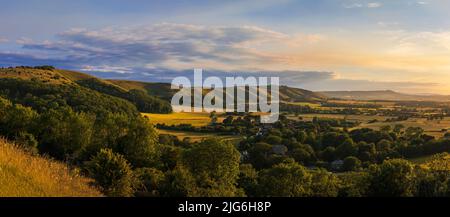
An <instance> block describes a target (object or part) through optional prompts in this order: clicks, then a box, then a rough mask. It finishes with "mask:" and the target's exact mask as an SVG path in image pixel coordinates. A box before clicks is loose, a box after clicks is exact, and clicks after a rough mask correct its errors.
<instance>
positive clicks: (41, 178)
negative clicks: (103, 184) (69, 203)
mask: <svg viewBox="0 0 450 217" xmlns="http://www.w3.org/2000/svg"><path fill="white" fill-rule="evenodd" d="M90 182H91V180H89V179H87V178H84V177H81V176H80V175H78V174H77V173H76V172H75V171H71V170H70V169H69V168H68V167H67V166H66V165H64V164H63V163H58V162H56V161H53V160H50V159H46V158H43V157H38V156H32V155H30V154H28V153H26V152H25V151H23V150H21V149H20V148H18V147H17V146H16V145H14V144H12V143H10V142H8V141H6V140H4V139H1V138H0V197H91V196H101V194H100V192H99V191H97V190H96V189H95V188H93V187H91V186H90V185H89V183H90Z"/></svg>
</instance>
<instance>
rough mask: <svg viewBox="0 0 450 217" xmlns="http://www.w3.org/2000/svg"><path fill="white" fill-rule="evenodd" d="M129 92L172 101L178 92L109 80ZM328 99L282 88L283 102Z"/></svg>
mask: <svg viewBox="0 0 450 217" xmlns="http://www.w3.org/2000/svg"><path fill="white" fill-rule="evenodd" d="M108 81H109V82H111V83H114V84H116V85H118V86H121V87H122V88H125V89H127V90H133V89H137V90H143V91H147V93H148V94H150V95H154V96H158V97H159V98H161V99H165V100H170V99H171V98H172V96H173V94H175V93H176V92H177V90H172V89H171V88H170V84H168V83H150V82H140V81H124V80H108ZM326 98H327V97H326V96H325V95H323V94H320V93H315V92H312V91H309V90H304V89H300V88H294V87H288V86H280V100H281V101H282V102H321V101H324V100H325V99H326Z"/></svg>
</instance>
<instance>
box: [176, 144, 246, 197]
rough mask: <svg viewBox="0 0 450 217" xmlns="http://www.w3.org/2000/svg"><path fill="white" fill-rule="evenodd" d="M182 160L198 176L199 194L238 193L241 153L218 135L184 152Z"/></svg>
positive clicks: (226, 194) (223, 194)
mask: <svg viewBox="0 0 450 217" xmlns="http://www.w3.org/2000/svg"><path fill="white" fill-rule="evenodd" d="M181 160H182V164H183V165H184V166H185V167H186V169H187V170H188V171H189V172H190V173H191V174H192V175H193V177H195V181H196V186H197V188H198V191H197V192H198V194H199V195H197V196H236V194H237V189H236V182H237V179H238V176H239V160H240V154H239V152H238V151H237V150H236V148H235V147H234V146H233V145H232V144H230V143H226V142H223V141H221V140H218V139H207V140H204V141H202V142H200V143H198V144H195V145H193V146H192V147H191V148H190V149H187V150H185V152H184V153H183V154H182V159H181Z"/></svg>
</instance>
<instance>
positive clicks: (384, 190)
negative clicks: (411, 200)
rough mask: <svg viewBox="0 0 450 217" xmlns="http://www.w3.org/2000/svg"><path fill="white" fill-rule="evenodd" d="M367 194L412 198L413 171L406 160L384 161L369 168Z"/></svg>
mask: <svg viewBox="0 0 450 217" xmlns="http://www.w3.org/2000/svg"><path fill="white" fill-rule="evenodd" d="M369 177H370V178H369V183H370V184H369V194H370V195H371V196H383V197H404V196H413V190H414V177H415V175H414V170H413V165H412V164H411V163H410V162H408V161H407V160H402V159H393V160H386V161H384V162H383V163H382V164H381V165H371V167H370V168H369Z"/></svg>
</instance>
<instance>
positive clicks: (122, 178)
mask: <svg viewBox="0 0 450 217" xmlns="http://www.w3.org/2000/svg"><path fill="white" fill-rule="evenodd" d="M86 169H87V171H88V173H89V175H90V176H91V177H92V178H93V179H95V182H96V184H97V185H98V186H99V187H100V188H101V189H102V191H103V193H104V194H106V195H107V196H111V197H122V196H132V195H133V193H134V192H133V188H132V187H133V185H134V184H135V183H134V178H133V171H132V170H131V167H130V164H128V162H127V161H126V160H125V158H124V157H123V156H122V155H120V154H116V153H113V152H112V150H111V149H101V150H100V152H98V154H97V155H96V156H95V157H93V158H92V160H91V161H89V162H87V163H86Z"/></svg>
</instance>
